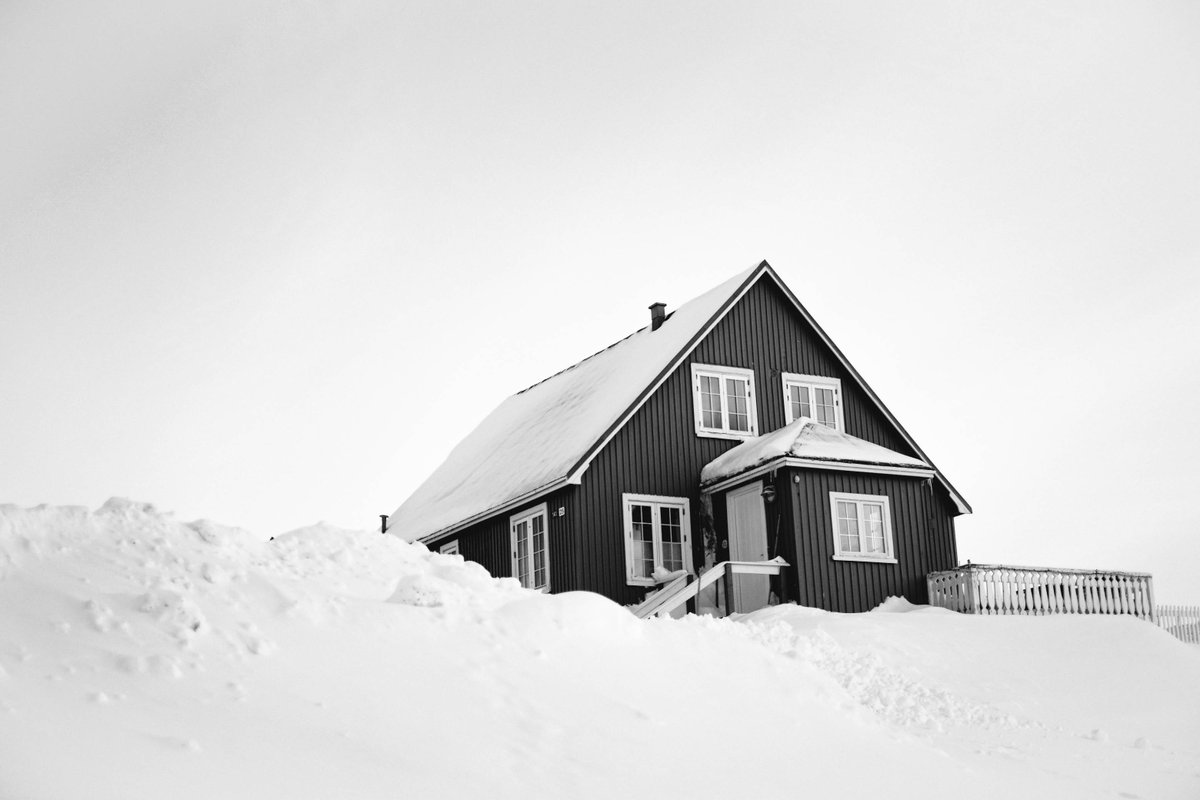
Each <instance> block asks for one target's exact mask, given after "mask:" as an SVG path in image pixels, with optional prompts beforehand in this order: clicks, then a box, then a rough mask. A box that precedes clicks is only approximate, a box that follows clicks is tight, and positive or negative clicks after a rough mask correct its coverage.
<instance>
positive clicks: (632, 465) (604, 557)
mask: <svg viewBox="0 0 1200 800" xmlns="http://www.w3.org/2000/svg"><path fill="white" fill-rule="evenodd" d="M667 324H670V322H669V320H668V323H667ZM914 357H915V356H914ZM693 363H699V364H715V365H719V366H726V367H742V368H747V369H753V370H754V383H755V398H754V400H755V408H756V411H757V415H758V431H759V433H766V432H769V431H772V430H776V429H778V428H781V427H783V425H784V423H785V415H784V398H783V386H782V374H783V373H784V372H794V373H802V374H808V375H823V376H827V377H834V378H840V379H841V381H842V408H843V416H844V418H845V422H846V432H847V433H849V434H851V435H852V436H857V437H859V438H861V439H866V440H867V441H871V442H875V443H876V444H880V445H883V446H884V447H888V448H890V449H892V450H896V451H898V452H901V453H907V454H909V455H915V453H914V452H913V451H912V449H911V448H910V447H909V446H908V445H907V444H906V443H905V442H904V439H903V438H902V437H901V435H900V434H899V432H897V431H896V430H895V429H894V428H893V427H892V426H891V424H890V423H889V422H888V421H887V419H886V418H885V417H884V416H883V414H882V413H881V412H880V411H879V410H878V409H877V408H876V407H875V405H874V404H873V403H872V402H871V401H870V400H869V399H868V398H867V396H866V394H865V393H864V392H862V391H861V390H860V389H859V388H858V387H857V386H856V385H855V384H854V382H853V380H852V379H851V378H850V376H849V375H848V374H847V373H846V372H845V371H844V370H843V369H842V368H841V366H840V364H839V363H838V361H837V359H836V358H835V357H834V355H833V353H832V352H831V351H830V350H829V349H828V348H827V347H825V345H824V344H823V343H822V342H821V341H820V339H819V338H818V336H817V334H816V332H815V331H814V330H813V329H812V328H811V327H810V326H809V325H807V324H806V323H805V322H804V321H803V319H802V318H801V317H800V316H799V314H797V313H796V311H795V309H794V308H793V306H792V305H791V303H790V301H788V300H787V298H786V297H784V295H783V294H782V292H780V291H779V289H778V288H777V287H776V286H775V285H774V283H773V282H771V281H769V280H767V281H762V280H760V281H759V282H758V283H757V284H756V285H755V286H753V287H752V288H751V289H750V291H749V292H747V294H746V296H745V297H744V298H743V299H742V300H741V301H740V302H739V303H738V304H737V305H736V306H735V307H734V308H733V309H732V310H731V311H730V312H729V314H727V315H726V317H725V319H723V320H722V321H721V322H720V323H719V324H718V325H717V326H716V327H715V328H714V329H713V331H712V332H711V333H710V334H709V335H708V337H706V338H705V340H704V341H702V342H701V343H700V344H699V346H698V347H697V348H696V350H695V351H694V352H693V353H692V354H691V356H690V357H689V358H687V359H686V360H685V361H684V363H683V364H681V365H680V366H679V368H677V369H676V370H675V372H674V373H673V374H672V375H671V376H670V377H668V378H667V380H666V381H665V382H664V383H663V385H662V386H661V387H659V389H658V390H657V391H656V392H655V393H654V394H653V395H652V396H651V397H650V398H649V399H648V400H647V402H646V403H645V404H644V405H643V406H642V407H641V409H640V410H639V411H638V412H637V413H636V414H635V415H634V416H633V418H632V419H630V420H629V422H628V423H627V424H626V425H625V427H624V428H623V429H622V430H621V431H619V432H618V433H617V435H616V436H615V437H614V438H613V440H612V441H611V442H609V444H608V445H607V446H606V447H605V448H604V449H603V450H602V451H601V452H600V453H599V454H598V455H597V457H596V458H595V460H594V461H593V462H592V464H591V466H590V468H589V469H588V470H587V472H585V473H584V476H583V483H582V485H580V486H578V487H569V488H567V489H564V490H561V491H559V492H555V493H554V494H553V495H552V496H551V497H550V498H549V499H548V501H547V502H548V504H549V506H550V510H551V511H553V510H554V509H556V508H557V507H559V506H563V507H564V508H565V509H566V516H564V517H553V516H551V517H550V519H549V529H550V548H551V554H550V560H551V587H552V589H553V591H571V590H579V589H584V590H588V591H593V592H599V593H600V594H603V595H605V596H607V597H609V598H611V599H613V600H615V601H617V602H619V603H623V604H629V603H635V602H640V601H641V599H642V598H643V597H644V596H645V594H646V590H645V588H644V587H634V586H628V585H627V584H626V583H625V542H624V530H623V528H624V520H623V507H622V499H621V495H622V493H626V492H628V493H637V494H651V495H664V496H669V497H686V498H687V499H688V501H689V503H688V509H689V519H690V527H691V533H692V543H693V554H694V558H695V562H696V563H697V564H700V563H702V558H703V555H702V543H703V535H704V530H703V525H702V520H701V519H700V517H701V506H700V486H699V482H700V470H701V468H702V467H703V466H704V465H705V464H707V463H708V462H709V461H711V460H713V459H714V458H716V457H717V456H718V455H720V454H721V453H723V452H725V451H726V450H728V449H730V448H731V447H734V446H735V445H737V444H738V442H736V441H730V440H724V439H711V438H704V437H699V436H697V435H696V433H695V427H694V422H693V419H694V418H693V410H692V386H691V365H692V364H693ZM930 402H937V398H930ZM779 490H780V494H779V499H778V500H777V501H776V503H774V504H773V505H774V506H776V507H779V506H783V505H784V504H785V503H786V499H787V498H789V497H791V496H792V493H791V490H790V489H787V488H785V487H784V486H783V485H782V482H781V483H780V485H779ZM846 491H851V490H846ZM935 494H938V495H940V496H939V497H937V498H935V500H934V502H935V503H937V505H938V506H939V509H940V513H939V514H938V515H937V516H938V518H939V520H940V522H939V523H938V524H937V526H935V531H936V532H935V533H933V534H931V535H934V536H935V538H937V539H938V540H939V542H940V544H939V545H938V550H939V552H945V551H946V550H947V548H948V550H949V552H950V553H951V555H952V556H953V548H954V544H953V521H952V519H951V518H950V516H951V514H952V513H953V512H952V510H950V507H949V505H948V499H947V498H945V496H944V492H943V491H942V490H941V489H940V488H939V489H936V490H935ZM893 502H894V503H895V502H896V501H893ZM826 504H828V500H826ZM533 505H536V503H530V504H528V505H526V506H524V507H523V508H528V507H531V506H533ZM898 505H899V504H897V505H896V506H894V507H893V511H894V512H895V511H896V508H897V507H898ZM907 507H908V506H907V505H906V506H905V508H907ZM523 508H522V509H516V510H513V511H510V512H505V513H504V514H501V515H497V516H496V517H493V518H491V519H489V520H485V521H484V522H481V523H478V524H476V525H474V526H471V527H470V528H467V529H464V530H462V531H459V532H458V533H457V534H454V535H451V536H446V537H442V538H441V539H439V540H437V541H434V542H431V543H430V549H434V550H436V549H437V547H438V546H439V545H440V544H441V543H442V542H444V541H449V540H451V539H455V538H457V539H458V540H459V547H460V551H461V553H462V555H463V556H464V557H466V558H469V559H471V560H473V561H478V562H479V563H480V564H482V565H483V566H485V567H486V568H487V569H488V570H489V571H490V572H491V573H492V574H493V575H496V576H509V575H511V574H512V564H511V550H510V546H509V532H508V519H509V517H510V516H511V515H512V514H513V513H518V512H519V511H520V510H523ZM805 508H807V506H805ZM722 509H723V506H721V507H720V508H714V517H716V518H718V519H720V520H721V527H722V529H723V516H724V515H723V510H722ZM775 513H781V512H775ZM825 513H826V515H828V513H829V512H828V509H827V510H826V512H825ZM768 525H769V537H770V538H772V539H773V538H774V521H773V519H771V517H770V512H769V513H768ZM789 527H791V526H789ZM783 538H787V537H783ZM947 541H948V544H947V543H946V542H947ZM829 546H830V547H831V548H832V539H831V540H830V542H829ZM789 547H794V543H791V544H789ZM897 547H898V549H899V545H897ZM782 549H783V548H781V550H782ZM905 549H906V550H907V549H908V547H907V546H906V547H905ZM772 555H774V553H772ZM786 557H787V555H786V554H785V558H786ZM923 559H924V556H922V557H921V558H917V557H916V556H915V555H914V556H912V560H911V564H912V567H913V568H914V569H916V568H917V566H918V563H924V560H923ZM788 560H789V562H791V563H795V562H794V561H793V560H792V559H791V558H789V559H788ZM838 563H841V562H838ZM954 563H955V562H954V560H953V558H951V560H950V562H948V563H944V562H942V561H941V560H940V559H939V560H938V561H937V565H936V566H933V567H931V568H932V569H943V568H948V567H950V566H954ZM866 566H867V567H878V566H880V565H866ZM843 572H845V573H846V575H845V577H847V578H849V580H850V581H851V585H852V586H853V587H857V588H855V589H852V590H847V591H843V590H840V589H839V590H836V591H834V590H830V591H831V592H832V595H831V596H834V597H836V598H837V599H836V600H835V601H833V602H836V603H837V604H838V605H837V610H849V608H850V607H851V606H855V607H856V608H857V605H861V603H863V602H867V601H868V599H869V598H873V597H875V596H876V594H877V592H876V590H875V588H870V587H875V586H876V585H878V586H886V587H894V586H897V585H903V586H908V585H909V581H908V579H907V578H906V579H905V580H902V581H900V582H899V584H897V583H896V582H895V581H875V582H872V580H871V579H870V576H869V575H868V574H866V571H864V570H862V569H853V568H850V569H847V570H843ZM823 574H824V577H826V578H834V577H837V576H835V575H834V574H833V573H823ZM815 578H816V575H815V574H814V576H813V577H812V578H806V579H805V582H804V585H805V586H807V587H808V589H807V591H808V592H809V593H810V594H809V595H808V596H810V597H811V596H814V595H812V592H814V591H816V589H814V588H813V587H815V586H816V584H815V583H814V582H813V581H814V580H815ZM921 578H922V581H921V582H920V589H919V592H921V593H923V592H924V591H925V588H924V582H923V579H924V573H922V574H921ZM798 583H799V582H798ZM799 588H800V587H799V586H794V587H790V589H789V591H792V590H799ZM916 591H917V590H914V593H913V594H909V593H908V592H903V593H904V594H906V595H907V596H909V598H910V599H912V600H914V601H916V600H917V598H918V597H919V596H921V595H919V594H916V593H915V592H916ZM892 593H893V594H896V593H901V592H898V591H893V592H892ZM791 596H792V598H793V599H800V602H805V601H804V600H803V599H801V597H800V596H798V595H796V594H792V595H791ZM881 599H882V598H881ZM808 604H811V605H820V604H819V603H808ZM856 604H857V605H856ZM823 607H824V606H823ZM830 607H832V606H830Z"/></svg>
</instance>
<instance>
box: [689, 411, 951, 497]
mask: <svg viewBox="0 0 1200 800" xmlns="http://www.w3.org/2000/svg"><path fill="white" fill-rule="evenodd" d="M781 459H794V460H797V461H803V462H818V463H826V464H828V465H829V467H830V468H831V469H836V468H837V467H838V466H845V465H856V466H867V467H890V468H900V469H906V470H921V471H924V472H927V473H929V474H932V472H933V467H932V466H930V465H929V464H927V463H926V462H924V461H922V460H921V459H919V458H914V457H912V456H906V455H904V454H903V453H897V452H896V451H895V450H889V449H888V448H886V447H883V446H881V445H877V444H875V443H873V442H868V441H866V440H865V439H859V438H858V437H857V436H851V435H850V434H848V433H842V432H841V431H836V430H834V429H833V428H830V427H828V426H825V425H822V424H821V423H819V422H817V421H816V420H814V419H810V418H809V417H801V418H800V419H798V420H796V421H794V422H792V423H791V424H789V425H786V426H784V427H782V428H780V429H779V430H777V431H772V432H771V433H766V434H763V435H762V436H757V437H755V438H753V439H750V440H748V441H745V442H742V443H741V444H739V445H738V446H737V447H734V448H733V449H731V450H727V451H725V452H724V453H722V454H721V455H719V456H717V457H716V458H715V459H713V460H712V461H710V462H709V463H708V464H706V465H705V466H704V469H703V470H701V471H700V484H701V485H702V486H711V485H713V484H715V483H718V482H719V481H723V480H725V479H727V478H732V477H734V476H736V475H741V474H742V473H746V472H749V471H751V470H753V469H755V468H756V467H760V466H764V465H766V464H770V463H772V462H776V461H779V460H781Z"/></svg>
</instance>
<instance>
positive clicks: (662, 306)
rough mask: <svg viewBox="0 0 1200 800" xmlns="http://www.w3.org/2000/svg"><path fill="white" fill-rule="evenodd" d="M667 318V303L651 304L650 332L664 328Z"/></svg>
mask: <svg viewBox="0 0 1200 800" xmlns="http://www.w3.org/2000/svg"><path fill="white" fill-rule="evenodd" d="M666 318H667V304H666V303H651V304H650V330H652V331H656V330H658V329H659V328H661V327H662V324H663V321H664V320H666Z"/></svg>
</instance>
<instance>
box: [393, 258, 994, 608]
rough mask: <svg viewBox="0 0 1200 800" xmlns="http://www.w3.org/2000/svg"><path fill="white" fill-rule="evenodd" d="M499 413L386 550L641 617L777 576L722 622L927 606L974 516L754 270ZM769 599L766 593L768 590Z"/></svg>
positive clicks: (408, 512) (771, 282) (792, 304)
mask: <svg viewBox="0 0 1200 800" xmlns="http://www.w3.org/2000/svg"><path fill="white" fill-rule="evenodd" d="M650 310H651V321H650V324H649V325H648V326H647V327H645V328H642V329H641V330H639V331H637V332H635V333H633V334H631V335H630V336H628V337H626V338H625V339H622V340H621V341H619V342H617V343H616V344H613V345H612V346H610V347H608V348H606V349H604V350H602V351H600V352H598V353H596V354H595V355H593V356H590V357H589V358H586V359H584V360H583V361H581V362H579V363H578V364H576V365H574V366H572V367H569V368H568V369H565V370H563V371H562V372H559V373H558V374H556V375H553V376H551V377H549V378H547V379H546V380H544V381H542V382H540V383H537V384H535V385H533V386H531V387H529V388H527V389H525V390H523V391H521V392H518V393H517V394H515V395H513V396H512V397H510V398H508V399H507V400H505V401H504V402H503V403H501V405H500V406H499V407H498V408H496V409H495V410H494V411H493V412H492V413H491V414H490V415H488V417H487V418H485V419H484V420H483V422H481V423H480V424H479V426H478V427H477V428H476V429H475V430H474V431H472V432H471V433H470V434H469V435H468V436H467V437H466V438H465V439H464V440H463V441H462V442H461V443H459V444H458V446H457V447H455V448H454V450H453V451H452V452H451V453H450V455H449V456H448V457H447V458H446V460H445V462H444V463H443V464H442V465H441V466H440V467H438V468H437V469H436V470H435V471H434V472H433V474H432V475H431V476H430V477H429V478H428V479H427V480H426V481H425V482H424V483H423V484H422V485H421V486H420V487H419V488H418V489H417V490H416V491H415V492H414V493H413V494H412V496H411V497H409V498H408V499H407V500H406V501H404V503H403V504H402V505H401V506H400V507H399V508H398V509H397V510H396V511H395V513H394V514H392V515H391V518H390V521H389V522H388V528H387V529H388V532H390V533H393V534H396V535H399V536H401V537H403V538H405V539H407V540H410V541H420V542H423V543H425V544H426V545H428V546H429V547H430V548H431V549H433V550H441V551H443V552H455V553H459V554H461V555H462V556H463V557H465V558H467V559H470V560H473V561H476V562H478V563H480V564H482V565H483V566H484V567H486V568H487V569H488V570H489V571H490V572H491V573H492V574H493V575H496V576H513V577H516V578H517V579H519V580H520V581H521V583H522V584H524V585H525V586H527V587H530V588H535V589H542V590H545V591H551V592H565V591H576V590H587V591H592V592H598V593H600V594H602V595H605V596H606V597H609V598H611V599H613V600H615V601H617V602H619V603H622V604H634V603H639V602H641V601H642V600H643V599H644V598H645V597H646V595H647V594H648V593H649V592H652V591H654V590H655V588H656V587H657V586H659V585H661V584H663V583H664V582H665V581H667V580H669V579H671V578H672V577H675V576H679V575H680V573H681V571H682V572H687V573H692V574H695V573H697V572H702V571H704V570H705V569H706V568H707V567H709V566H711V565H712V564H714V563H717V562H720V561H723V560H727V559H730V558H733V559H735V560H742V561H760V560H766V559H772V558H776V557H782V559H783V560H784V561H786V562H787V564H788V566H787V567H786V568H784V569H783V572H782V573H781V574H780V575H778V576H777V577H772V578H770V579H767V578H765V577H760V576H744V577H741V578H740V579H739V583H738V585H737V587H736V588H735V589H734V591H736V593H737V598H736V599H737V601H738V602H737V604H736V607H737V609H738V610H740V611H746V610H751V609H753V608H756V607H759V606H761V605H764V604H766V603H768V602H771V601H772V598H774V599H775V600H792V601H796V602H799V603H801V604H803V605H809V606H815V607H820V608H825V609H829V610H834V611H862V610H865V609H868V608H871V607H873V606H875V605H877V604H878V603H880V602H882V601H883V600H884V599H885V598H887V597H888V596H889V595H898V596H904V597H906V598H908V599H909V600H911V601H913V602H918V603H919V602H924V601H925V600H926V598H927V590H926V584H925V576H926V574H927V573H929V572H933V571H937V570H944V569H949V568H952V567H954V566H955V565H956V564H957V554H956V547H955V539H954V518H955V517H956V516H958V515H959V514H966V513H970V506H968V504H967V503H966V501H965V500H964V499H963V498H962V496H961V495H960V494H959V493H958V491H957V490H956V489H955V488H954V487H953V486H952V485H951V484H950V482H949V481H948V480H946V478H945V477H944V476H943V475H942V474H941V472H940V471H939V470H938V469H937V468H936V467H935V466H934V465H933V463H932V462H931V461H930V460H929V458H928V457H927V456H926V455H925V454H924V453H923V452H922V451H921V449H920V447H919V446H918V445H917V443H916V442H915V441H914V440H913V438H912V437H911V436H910V435H909V434H908V433H907V432H906V431H905V430H904V428H903V427H902V426H901V425H900V423H899V421H897V420H896V418H895V416H893V415H892V413H891V412H890V411H888V409H887V407H886V406H884V404H883V403H882V401H880V399H879V397H878V396H877V395H876V394H875V392H873V391H872V390H871V388H870V387H869V386H868V385H867V383H866V382H865V381H864V380H863V379H862V376H860V375H859V374H858V372H857V371H856V370H855V369H854V367H853V366H851V364H850V363H849V361H847V360H846V358H845V356H843V355H842V353H841V351H839V350H838V348H837V346H836V345H835V344H834V343H833V342H832V341H831V340H830V339H829V337H828V336H827V335H826V334H825V332H824V331H823V330H821V328H820V326H819V325H817V323H816V321H815V320H813V318H812V315H810V314H809V313H808V311H807V310H805V308H804V306H802V305H801V304H800V302H799V301H798V300H797V299H796V297H795V295H794V294H793V293H792V292H791V290H790V289H788V287H787V286H786V285H785V284H784V283H783V281H782V280H781V279H780V277H779V275H778V274H776V272H775V270H774V269H772V268H771V266H770V265H769V264H767V263H766V262H765V261H764V262H762V263H761V264H759V265H758V266H756V267H754V268H752V269H750V270H747V271H745V272H742V273H740V274H738V275H735V276H734V277H733V278H731V279H730V280H728V281H726V282H724V283H722V284H721V285H720V286H717V287H715V288H713V289H712V290H710V291H708V292H706V293H705V294H703V295H701V296H699V297H697V298H695V299H693V300H691V301H690V302H688V303H686V304H684V305H683V306H681V307H679V308H678V309H676V310H675V311H673V312H671V313H667V311H666V308H665V306H664V305H663V304H661V303H656V304H654V305H652V306H651V307H650ZM768 580H769V582H768Z"/></svg>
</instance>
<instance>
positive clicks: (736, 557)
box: [725, 481, 770, 613]
mask: <svg viewBox="0 0 1200 800" xmlns="http://www.w3.org/2000/svg"><path fill="white" fill-rule="evenodd" d="M725 513H726V517H727V518H728V520H729V559H730V560H731V561H766V560H767V515H766V512H765V511H764V510H763V500H762V484H761V483H759V482H758V481H755V482H754V483H752V484H750V485H749V486H743V487H742V488H741V489H735V490H733V491H732V492H730V493H729V494H727V495H725ZM769 595H770V582H769V578H768V576H766V575H734V576H733V599H734V609H735V610H736V611H738V612H739V613H745V612H747V611H755V610H757V609H760V608H763V607H764V606H766V604H767V598H768V596H769Z"/></svg>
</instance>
